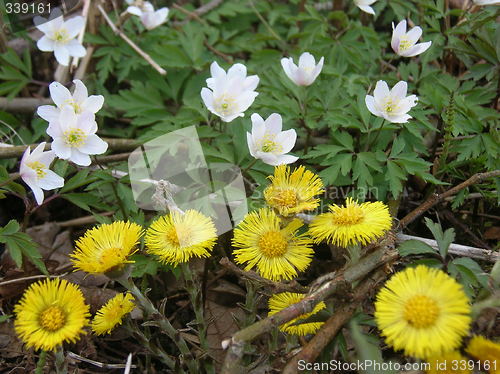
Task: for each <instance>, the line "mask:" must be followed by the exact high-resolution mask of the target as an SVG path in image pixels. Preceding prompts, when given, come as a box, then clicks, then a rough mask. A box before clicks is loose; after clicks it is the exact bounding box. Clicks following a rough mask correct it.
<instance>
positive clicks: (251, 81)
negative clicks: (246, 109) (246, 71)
mask: <svg viewBox="0 0 500 374" xmlns="http://www.w3.org/2000/svg"><path fill="white" fill-rule="evenodd" d="M258 85H259V77H258V76H257V75H250V76H249V77H246V78H245V83H244V84H243V87H244V88H245V90H249V91H253V90H255V89H256V88H257V86H258Z"/></svg>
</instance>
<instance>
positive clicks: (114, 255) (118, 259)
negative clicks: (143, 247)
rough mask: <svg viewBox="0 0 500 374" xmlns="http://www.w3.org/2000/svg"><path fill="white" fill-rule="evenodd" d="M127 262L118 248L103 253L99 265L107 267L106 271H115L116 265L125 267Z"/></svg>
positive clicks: (107, 249)
mask: <svg viewBox="0 0 500 374" xmlns="http://www.w3.org/2000/svg"><path fill="white" fill-rule="evenodd" d="M125 260H126V259H125V256H123V254H122V250H121V249H120V248H116V247H112V248H106V249H105V250H103V251H102V252H101V255H100V256H99V263H100V264H101V265H103V266H107V269H106V271H109V270H111V269H113V268H114V267H115V266H116V264H120V265H123V263H124V262H125ZM120 268H121V266H120Z"/></svg>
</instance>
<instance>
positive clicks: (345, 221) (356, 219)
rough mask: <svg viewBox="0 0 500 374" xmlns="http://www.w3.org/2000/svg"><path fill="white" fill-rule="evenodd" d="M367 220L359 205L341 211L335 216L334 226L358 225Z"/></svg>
mask: <svg viewBox="0 0 500 374" xmlns="http://www.w3.org/2000/svg"><path fill="white" fill-rule="evenodd" d="M364 218H365V215H364V214H363V210H362V209H361V208H360V207H359V206H357V205H350V206H347V207H345V208H341V209H339V210H338V211H337V212H335V214H334V215H333V219H332V220H333V224H334V225H336V226H351V225H357V224H358V223H360V222H361V221H362V220H363V219H364Z"/></svg>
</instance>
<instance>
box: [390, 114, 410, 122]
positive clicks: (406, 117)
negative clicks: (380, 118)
mask: <svg viewBox="0 0 500 374" xmlns="http://www.w3.org/2000/svg"><path fill="white" fill-rule="evenodd" d="M410 118H412V117H411V116H410V115H408V114H403V115H400V116H388V117H387V118H386V119H387V120H388V121H390V122H392V123H406V122H408V120H409V119H410Z"/></svg>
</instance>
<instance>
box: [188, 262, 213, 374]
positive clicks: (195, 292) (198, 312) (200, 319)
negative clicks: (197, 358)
mask: <svg viewBox="0 0 500 374" xmlns="http://www.w3.org/2000/svg"><path fill="white" fill-rule="evenodd" d="M181 271H182V275H183V276H184V283H185V287H186V291H188V293H189V299H190V300H191V304H192V305H193V309H194V314H195V317H196V325H197V326H198V337H199V339H200V346H201V349H202V350H203V351H204V352H207V351H208V341H207V325H206V323H205V318H204V316H203V301H202V297H201V288H200V287H197V285H196V284H195V280H194V278H193V273H192V272H191V268H190V267H189V263H188V262H184V263H182V264H181ZM205 370H206V372H207V373H215V368H214V367H213V365H212V364H211V363H208V362H206V363H205Z"/></svg>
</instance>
